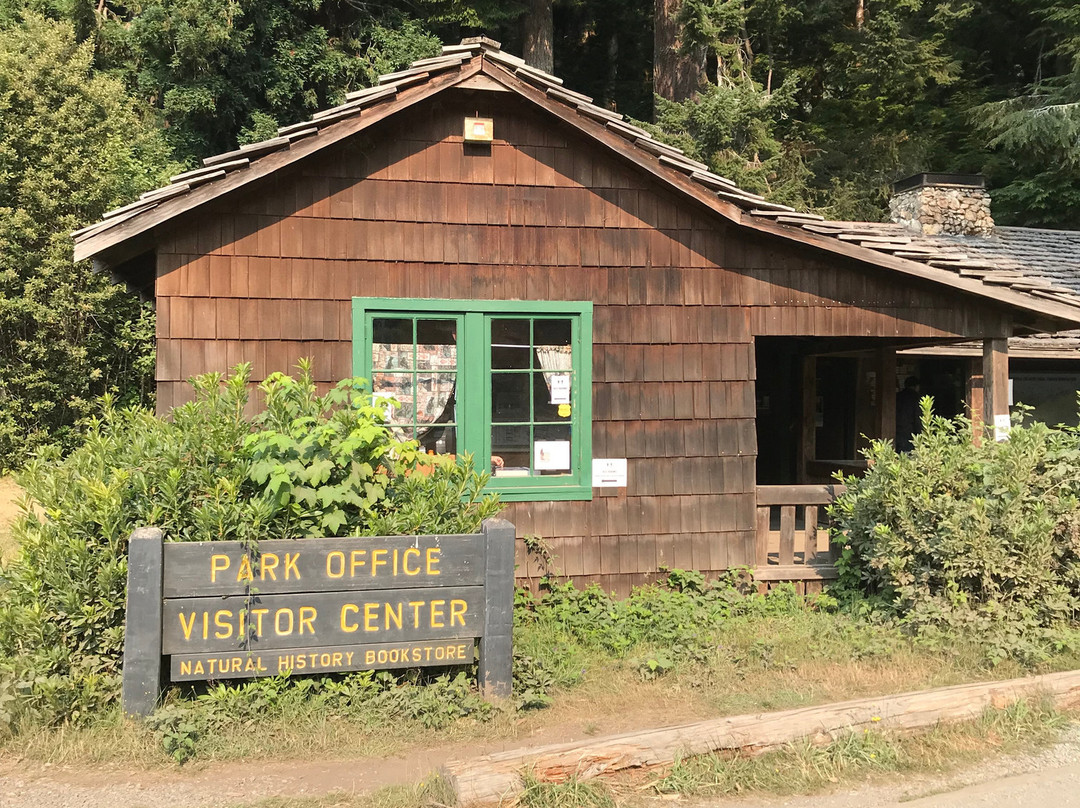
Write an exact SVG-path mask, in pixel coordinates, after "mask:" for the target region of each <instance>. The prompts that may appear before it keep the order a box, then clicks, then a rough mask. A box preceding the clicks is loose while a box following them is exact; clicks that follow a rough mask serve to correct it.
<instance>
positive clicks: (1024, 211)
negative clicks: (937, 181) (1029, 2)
mask: <svg viewBox="0 0 1080 808" xmlns="http://www.w3.org/2000/svg"><path fill="white" fill-rule="evenodd" d="M1036 13H1037V14H1038V15H1039V16H1040V17H1041V19H1043V20H1044V21H1045V22H1046V23H1048V29H1049V30H1050V31H1052V32H1053V38H1052V39H1048V38H1047V36H1046V29H1044V30H1041V31H1036V32H1035V33H1034V36H1032V37H1031V40H1034V41H1033V43H1032V44H1036V45H1037V48H1036V49H1035V50H1036V52H1037V53H1038V61H1037V62H1035V63H1033V64H1032V69H1031V74H1032V75H1033V78H1032V80H1031V81H1030V83H1029V84H1028V85H1027V86H1026V87H1024V88H1023V90H1022V91H1021V92H1019V93H1017V94H1016V95H1014V96H1012V97H1009V98H1005V99H1002V100H999V101H994V102H990V103H987V104H983V105H981V106H978V107H976V108H975V109H974V110H972V112H971V115H970V120H972V121H973V122H974V123H975V125H976V131H977V133H978V135H979V136H981V138H982V141H983V143H984V144H985V145H986V146H987V147H988V148H989V149H991V150H992V154H991V155H990V156H989V157H988V158H987V159H986V161H985V163H984V166H983V167H984V169H985V170H986V172H987V174H989V175H990V177H991V179H992V181H993V184H994V189H993V197H994V212H995V219H996V220H997V221H998V222H1000V223H1005V224H1023V225H1038V226H1045V227H1069V228H1080V147H1078V146H1077V144H1078V143H1080V8H1077V7H1076V6H1075V5H1074V4H1072V3H1059V2H1053V3H1049V4H1047V5H1045V6H1043V7H1042V8H1040V9H1038V10H1037V12H1036Z"/></svg>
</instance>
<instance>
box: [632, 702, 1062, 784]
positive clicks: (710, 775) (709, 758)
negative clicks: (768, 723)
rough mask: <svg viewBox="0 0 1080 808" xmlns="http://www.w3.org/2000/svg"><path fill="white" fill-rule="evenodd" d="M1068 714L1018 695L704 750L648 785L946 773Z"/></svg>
mask: <svg viewBox="0 0 1080 808" xmlns="http://www.w3.org/2000/svg"><path fill="white" fill-rule="evenodd" d="M1068 723H1069V718H1068V717H1067V716H1065V715H1064V714H1062V713H1060V712H1058V711H1057V710H1055V709H1054V708H1053V707H1051V706H1049V705H1047V704H1041V703H1032V702H1027V701H1020V702H1016V703H1015V704H1013V705H1011V706H1009V707H1007V708H1005V709H1003V710H993V709H991V710H987V711H986V712H985V713H983V715H982V716H981V717H979V718H978V719H976V720H975V721H968V722H963V723H957V724H950V725H941V726H938V727H935V728H933V729H931V730H928V731H926V732H919V733H910V734H899V733H889V732H873V731H866V730H864V731H863V732H861V733H852V734H849V735H845V736H843V737H841V738H838V739H836V740H834V741H832V742H831V743H829V744H827V745H824V746H815V745H813V744H811V743H810V742H809V741H804V742H800V743H795V744H792V745H790V746H788V747H786V748H784V749H782V750H779V751H776V752H771V753H768V754H765V755H762V756H760V757H755V758H747V757H724V756H720V755H703V756H701V757H696V758H690V759H687V760H683V761H679V762H677V763H676V764H675V766H674V767H673V768H672V769H671V771H670V772H669V773H668V774H667V775H666V776H664V777H663V778H661V779H659V780H657V781H656V782H654V783H653V784H651V788H652V790H653V791H654V792H655V793H657V794H681V795H686V796H708V797H716V796H733V795H738V794H746V793H750V792H767V793H770V794H805V793H813V792H816V791H821V790H823V789H827V788H830V787H832V786H834V785H836V784H845V783H847V784H850V783H853V782H855V781H864V780H866V779H867V778H874V777H876V776H879V775H885V774H909V773H926V772H935V773H938V772H944V771H948V770H950V769H954V768H956V767H958V766H961V765H963V764H966V763H974V762H977V761H979V760H984V759H985V758H986V757H987V756H988V755H993V754H998V753H1009V752H1018V751H1022V750H1028V749H1032V748H1037V747H1042V746H1046V745H1047V744H1049V743H1052V742H1053V741H1054V740H1056V739H1057V738H1058V737H1060V734H1061V732H1062V731H1063V730H1064V728H1065V727H1066V726H1067V725H1068Z"/></svg>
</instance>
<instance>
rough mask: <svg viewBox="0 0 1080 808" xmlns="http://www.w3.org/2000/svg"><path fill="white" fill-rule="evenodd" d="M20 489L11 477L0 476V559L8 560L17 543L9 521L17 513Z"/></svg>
mask: <svg viewBox="0 0 1080 808" xmlns="http://www.w3.org/2000/svg"><path fill="white" fill-rule="evenodd" d="M20 497H22V489H21V488H19V486H17V485H16V484H15V481H14V480H13V479H12V478H11V477H0V561H10V560H11V558H12V556H13V555H14V554H15V551H16V550H17V549H18V545H16V544H15V540H14V539H13V538H12V537H11V523H12V522H14V521H15V518H16V517H17V516H18V515H19V513H20V509H19V506H18V501H19V498H20Z"/></svg>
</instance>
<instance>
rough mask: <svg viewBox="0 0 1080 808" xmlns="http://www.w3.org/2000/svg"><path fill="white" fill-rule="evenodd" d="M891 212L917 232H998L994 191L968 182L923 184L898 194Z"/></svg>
mask: <svg viewBox="0 0 1080 808" xmlns="http://www.w3.org/2000/svg"><path fill="white" fill-rule="evenodd" d="M889 215H890V216H891V217H892V220H893V221H894V222H898V223H899V224H902V225H903V226H904V227H906V228H907V229H908V230H911V231H913V232H915V233H922V234H923V235H927V236H936V235H938V234H939V233H946V234H948V235H957V236H988V235H990V234H991V233H993V232H994V219H993V218H992V217H991V215H990V194H988V193H987V192H986V191H985V190H984V189H983V188H972V187H970V186H964V185H946V184H941V185H923V186H918V187H915V188H911V189H908V190H906V191H901V192H900V193H898V194H894V195H893V197H892V199H890V200H889Z"/></svg>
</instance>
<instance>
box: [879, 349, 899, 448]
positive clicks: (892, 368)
mask: <svg viewBox="0 0 1080 808" xmlns="http://www.w3.org/2000/svg"><path fill="white" fill-rule="evenodd" d="M877 380H878V382H877V386H878V411H877V415H878V422H877V425H876V426H877V437H878V438H882V439H887V440H895V439H896V348H894V347H892V346H891V345H890V346H888V347H885V348H878V355H877Z"/></svg>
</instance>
